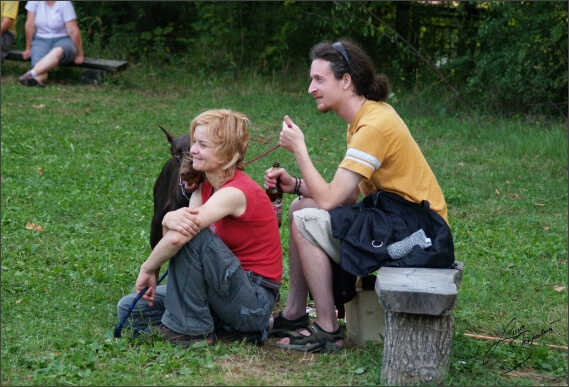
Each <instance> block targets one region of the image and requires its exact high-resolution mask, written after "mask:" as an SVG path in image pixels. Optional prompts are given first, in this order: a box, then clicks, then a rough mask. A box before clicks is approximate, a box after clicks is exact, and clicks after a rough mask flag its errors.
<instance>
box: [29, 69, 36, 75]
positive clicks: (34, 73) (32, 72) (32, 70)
mask: <svg viewBox="0 0 569 387" xmlns="http://www.w3.org/2000/svg"><path fill="white" fill-rule="evenodd" d="M30 74H32V77H37V76H38V73H36V70H34V69H31V70H30Z"/></svg>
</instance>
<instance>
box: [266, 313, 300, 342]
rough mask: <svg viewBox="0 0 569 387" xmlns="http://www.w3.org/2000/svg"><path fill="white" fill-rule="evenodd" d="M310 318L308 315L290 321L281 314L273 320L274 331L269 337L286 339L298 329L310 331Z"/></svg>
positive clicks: (272, 330)
mask: <svg viewBox="0 0 569 387" xmlns="http://www.w3.org/2000/svg"><path fill="white" fill-rule="evenodd" d="M309 325H310V317H309V316H308V313H306V314H305V315H304V316H302V317H299V318H297V319H296V320H289V319H287V318H285V317H283V312H279V314H278V316H277V317H274V320H273V329H271V330H270V331H269V337H275V336H276V337H284V336H285V334H287V333H289V332H291V331H295V330H297V329H308V326H309Z"/></svg>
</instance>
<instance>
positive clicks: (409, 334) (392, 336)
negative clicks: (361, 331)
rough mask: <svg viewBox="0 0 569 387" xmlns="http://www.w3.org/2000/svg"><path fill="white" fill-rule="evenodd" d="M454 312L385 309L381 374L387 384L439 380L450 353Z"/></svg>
mask: <svg viewBox="0 0 569 387" xmlns="http://www.w3.org/2000/svg"><path fill="white" fill-rule="evenodd" d="M453 322H454V315H453V314H452V313H450V314H447V315H443V316H430V315H424V314H409V313H397V312H392V311H387V310H386V311H385V344H384V348H383V362H382V369H381V377H382V379H384V382H385V383H386V384H387V385H411V384H417V383H437V384H441V383H442V381H443V379H444V377H445V374H446V372H447V370H448V365H449V361H450V355H451V343H452V326H453Z"/></svg>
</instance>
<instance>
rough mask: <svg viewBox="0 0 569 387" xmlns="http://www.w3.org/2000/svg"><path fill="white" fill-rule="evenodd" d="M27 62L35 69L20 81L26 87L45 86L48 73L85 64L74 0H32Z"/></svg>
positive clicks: (27, 22) (29, 12) (30, 4)
mask: <svg viewBox="0 0 569 387" xmlns="http://www.w3.org/2000/svg"><path fill="white" fill-rule="evenodd" d="M26 10H27V11H28V17H27V20H26V27H25V32H26V49H25V50H24V52H23V53H22V56H23V57H24V59H25V60H28V59H30V58H31V60H32V69H31V70H30V71H28V72H27V73H25V74H24V75H22V76H21V77H20V78H19V81H20V83H21V84H22V85H26V86H42V87H43V86H44V82H45V81H46V80H47V75H48V73H49V72H50V71H51V70H53V69H54V68H55V67H57V65H63V64H67V63H71V62H73V63H75V64H76V65H79V64H81V63H83V60H84V58H85V55H84V53H83V45H82V43H81V32H80V31H79V26H78V25H77V16H76V15H75V9H74V8H73V5H72V4H71V2H70V1H28V3H27V4H26Z"/></svg>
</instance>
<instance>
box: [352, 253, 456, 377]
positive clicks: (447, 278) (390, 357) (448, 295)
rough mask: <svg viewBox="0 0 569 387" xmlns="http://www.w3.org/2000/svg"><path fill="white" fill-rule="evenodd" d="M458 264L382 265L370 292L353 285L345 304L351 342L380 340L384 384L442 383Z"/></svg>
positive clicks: (445, 369)
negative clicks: (435, 266) (438, 266)
mask: <svg viewBox="0 0 569 387" xmlns="http://www.w3.org/2000/svg"><path fill="white" fill-rule="evenodd" d="M463 267H464V265H463V263H462V262H456V264H455V267H454V268H452V269H427V268H395V267H382V268H380V269H379V270H378V272H377V279H376V282H375V294H374V293H373V292H372V291H365V290H361V289H357V290H358V294H357V296H356V298H355V299H354V300H352V301H351V302H349V303H347V304H346V325H347V328H348V336H349V337H350V338H351V339H353V340H354V341H355V342H356V344H358V345H362V344H363V341H364V340H365V341H367V340H372V341H381V339H383V342H384V346H383V360H382V368H381V379H382V381H383V382H384V383H385V384H386V385H412V384H417V383H436V384H441V383H442V382H443V379H444V377H445V376H446V373H447V371H448V366H449V362H450V356H451V343H452V332H453V322H454V314H453V310H454V308H455V306H456V303H457V300H458V286H459V285H460V282H461V280H462V270H463ZM375 297H378V298H379V305H378V303H377V300H378V298H375ZM373 298H375V300H376V302H375V303H373V302H372V301H371V300H372V299H373ZM378 316H379V317H378Z"/></svg>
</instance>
